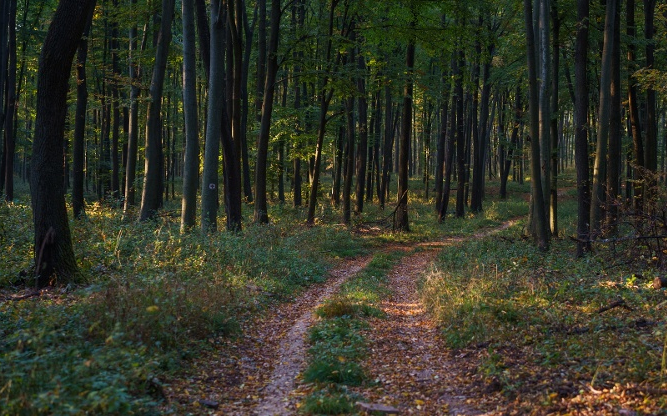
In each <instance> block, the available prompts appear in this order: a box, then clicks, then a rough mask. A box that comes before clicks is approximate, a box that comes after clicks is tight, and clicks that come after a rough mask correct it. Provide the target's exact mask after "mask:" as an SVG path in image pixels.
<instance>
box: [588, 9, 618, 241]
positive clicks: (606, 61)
mask: <svg viewBox="0 0 667 416" xmlns="http://www.w3.org/2000/svg"><path fill="white" fill-rule="evenodd" d="M616 4H617V0H607V11H606V15H605V25H604V46H603V49H602V63H601V66H602V70H601V73H600V113H599V116H598V128H597V133H598V137H597V144H596V147H595V163H594V165H593V187H592V190H591V218H590V227H591V232H590V239H595V238H597V237H598V236H600V235H601V232H602V219H603V218H604V215H603V212H602V209H603V208H604V205H605V199H606V190H605V187H604V185H605V184H606V180H607V156H608V155H607V152H608V145H609V122H610V118H611V112H610V110H611V96H610V95H611V72H612V54H613V48H614V20H615V18H616Z"/></svg>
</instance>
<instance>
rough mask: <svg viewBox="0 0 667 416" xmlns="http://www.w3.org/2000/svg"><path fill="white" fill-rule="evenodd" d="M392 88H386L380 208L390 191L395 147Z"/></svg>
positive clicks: (382, 206)
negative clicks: (392, 151) (392, 157)
mask: <svg viewBox="0 0 667 416" xmlns="http://www.w3.org/2000/svg"><path fill="white" fill-rule="evenodd" d="M392 105H393V104H392V102H391V88H390V87H389V86H388V85H387V86H385V89H384V145H383V146H382V150H383V155H382V185H381V186H380V188H381V192H380V195H379V198H378V199H379V204H380V209H384V204H385V199H386V198H387V194H388V193H389V175H391V149H392V148H393V147H394V129H393V126H392V121H393V116H392V111H391V110H392Z"/></svg>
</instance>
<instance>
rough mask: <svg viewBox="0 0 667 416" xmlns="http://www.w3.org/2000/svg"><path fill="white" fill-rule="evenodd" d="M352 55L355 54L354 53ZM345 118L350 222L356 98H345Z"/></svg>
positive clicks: (345, 183)
mask: <svg viewBox="0 0 667 416" xmlns="http://www.w3.org/2000/svg"><path fill="white" fill-rule="evenodd" d="M352 56H354V54H353V53H352ZM345 116H346V117H345V120H346V121H347V125H346V129H345V138H346V139H347V140H346V143H345V158H344V162H343V163H344V164H345V166H344V169H343V223H345V224H349V223H350V219H351V215H350V211H351V208H350V207H351V202H350V199H351V194H352V178H353V177H354V151H355V149H354V144H355V131H354V126H355V124H356V123H355V119H354V98H353V97H350V98H347V99H345Z"/></svg>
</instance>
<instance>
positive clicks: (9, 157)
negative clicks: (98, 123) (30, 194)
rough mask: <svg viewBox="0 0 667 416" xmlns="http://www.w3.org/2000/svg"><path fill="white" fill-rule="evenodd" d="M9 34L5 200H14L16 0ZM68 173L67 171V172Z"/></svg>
mask: <svg viewBox="0 0 667 416" xmlns="http://www.w3.org/2000/svg"><path fill="white" fill-rule="evenodd" d="M8 26H9V36H8V38H9V39H8V45H7V51H8V55H9V63H8V64H9V69H8V71H7V90H6V94H7V95H6V108H7V113H6V114H5V200H6V201H7V202H11V201H13V200H14V156H15V155H14V153H15V149H16V133H15V132H14V114H15V113H16V30H15V29H14V28H15V27H16V0H9V22H8ZM65 174H67V172H65Z"/></svg>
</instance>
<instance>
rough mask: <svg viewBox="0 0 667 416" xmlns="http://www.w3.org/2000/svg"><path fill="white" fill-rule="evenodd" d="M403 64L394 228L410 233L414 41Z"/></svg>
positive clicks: (413, 23) (413, 40)
mask: <svg viewBox="0 0 667 416" xmlns="http://www.w3.org/2000/svg"><path fill="white" fill-rule="evenodd" d="M415 25H416V22H415V21H414V20H412V21H411V22H410V27H411V28H414V26H415ZM405 64H406V68H407V80H406V83H405V90H404V93H403V117H402V122H401V140H400V150H399V153H398V195H397V196H398V207H397V209H396V219H395V224H394V228H395V229H396V230H399V231H410V225H409V221H408V163H409V160H408V159H409V157H410V153H409V152H410V136H411V134H412V92H413V84H414V80H413V78H412V77H413V71H414V66H415V39H414V38H412V37H411V38H410V40H408V48H407V52H406V59H405Z"/></svg>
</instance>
